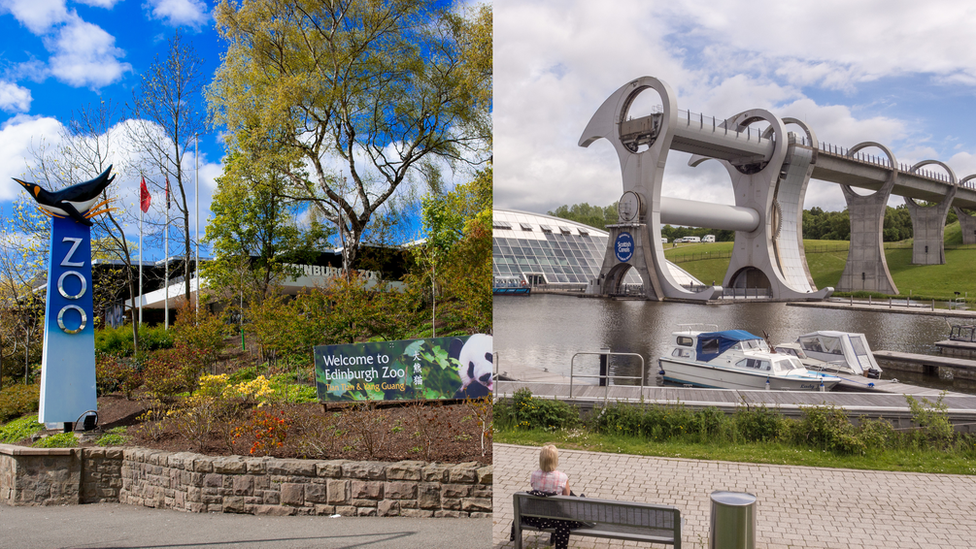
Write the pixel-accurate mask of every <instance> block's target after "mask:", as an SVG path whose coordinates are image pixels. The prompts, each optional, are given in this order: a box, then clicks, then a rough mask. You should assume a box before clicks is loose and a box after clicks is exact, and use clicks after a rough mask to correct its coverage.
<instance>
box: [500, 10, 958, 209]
mask: <svg viewBox="0 0 976 549" xmlns="http://www.w3.org/2000/svg"><path fill="white" fill-rule="evenodd" d="M757 1H758V3H756V2H749V3H746V2H744V0H716V1H713V2H708V3H703V2H700V1H697V0H679V1H677V2H664V1H663V0H661V1H643V0H621V1H619V2H614V3H612V4H606V3H603V4H599V3H595V2H589V1H586V0H567V1H555V0H536V1H517V0H497V1H496V2H494V19H495V28H494V33H495V49H494V60H495V65H494V70H495V74H494V77H495V95H494V113H493V115H494V118H493V121H494V129H495V141H494V145H495V150H494V158H495V203H496V205H498V206H499V207H509V208H517V209H525V210H531V211H539V212H545V211H546V210H551V209H554V208H555V207H556V206H558V205H560V204H573V203H579V202H589V203H590V204H598V205H606V204H610V203H612V202H613V201H615V200H617V198H618V197H619V195H620V193H621V191H622V186H621V183H620V168H619V166H618V162H617V159H616V155H615V154H614V153H613V151H612V149H611V147H610V146H609V145H608V144H607V143H603V142H597V143H594V144H593V145H591V146H590V147H589V148H588V149H580V148H579V147H578V146H577V140H578V139H579V135H580V132H581V131H582V130H583V127H584V126H585V125H586V123H587V121H588V120H589V119H590V117H591V116H592V114H593V113H594V112H595V111H596V109H597V108H598V107H599V106H600V104H602V102H603V101H604V100H605V99H606V98H607V97H608V96H609V95H610V94H611V93H612V92H613V91H614V90H616V89H617V88H618V87H620V86H621V85H623V84H625V83H626V82H628V81H630V80H633V79H634V78H637V77H639V76H644V75H649V76H655V77H657V78H660V79H661V80H664V81H665V82H667V83H668V84H669V85H670V86H671V88H672V89H673V90H674V91H675V94H676V95H677V101H678V107H679V109H690V110H691V111H693V112H694V113H696V114H697V113H699V112H700V113H704V114H705V115H706V116H715V117H718V118H726V117H730V116H732V115H734V114H736V113H738V112H741V111H743V110H747V109H753V108H763V109H767V110H769V111H771V112H773V113H774V114H775V115H777V116H780V117H786V116H792V117H796V118H799V119H801V120H803V121H805V122H806V123H807V124H809V125H810V126H811V127H812V129H813V130H814V132H816V134H817V136H818V137H819V138H820V140H821V141H827V142H830V143H832V144H835V145H840V146H843V147H845V148H846V147H851V146H853V145H854V144H856V143H860V142H863V141H876V142H880V143H883V144H885V145H887V146H889V147H890V148H891V149H892V150H893V151H894V152H895V154H896V156H897V159H898V160H899V161H900V162H904V163H912V162H915V161H917V160H920V159H924V158H938V157H939V154H940V151H941V152H949V153H950V154H953V155H955V156H953V158H952V159H950V160H949V161H947V162H948V163H950V165H952V164H951V162H953V161H958V162H960V164H961V165H971V164H973V163H974V161H973V160H972V158H974V157H976V150H973V149H974V148H976V136H974V135H972V134H966V133H963V132H965V131H966V130H965V129H952V130H948V132H949V133H951V134H952V135H951V137H952V139H951V140H947V139H946V138H944V137H942V136H943V135H944V134H943V133H939V132H940V130H939V126H940V120H938V118H935V117H937V116H940V115H943V114H944V115H945V116H949V117H957V116H958V113H952V112H949V111H948V107H945V110H940V109H941V108H940V107H939V106H938V105H939V99H940V97H942V94H943V91H942V88H941V87H942V86H953V92H954V93H955V95H956V97H965V96H976V49H973V48H970V47H969V43H970V41H971V38H970V35H971V29H972V28H973V26H974V25H973V24H974V23H976V5H974V6H973V7H970V6H969V5H968V4H965V3H960V2H953V1H951V0H935V1H933V2H929V3H915V2H908V1H907V0H896V1H894V2H892V1H883V0H867V1H865V2H856V3H851V2H849V1H843V2H842V1H841V0H825V1H824V2H819V3H812V4H811V3H807V4H797V3H791V2H780V1H778V0H757ZM838 14H843V17H839V16H838ZM892 81H897V83H898V84H899V85H898V86H897V87H890V89H889V87H888V86H887V85H886V84H887V83H888V82H892ZM879 82H880V83H879ZM872 86H873V87H872ZM866 88H870V89H872V90H874V96H869V95H867V94H866V92H865V91H864V90H865V89H866ZM958 104H959V102H958V101H957V102H956V103H954V105H958ZM919 105H924V106H925V107H926V108H925V109H919V110H914V109H913V107H918V106H919ZM929 107H931V108H929ZM923 112H924V115H923ZM957 126H958V124H957ZM790 129H791V131H799V129H798V128H790ZM874 152H875V153H879V151H874ZM965 160H968V162H964V161H965ZM686 161H687V156H686V155H681V154H678V153H675V152H673V151H672V152H671V154H670V155H669V158H668V162H667V165H666V171H665V184H664V194H665V195H666V196H674V197H680V198H695V197H697V198H699V199H707V200H712V201H715V202H721V203H731V191H730V190H729V189H730V185H729V182H728V175H727V174H725V173H724V170H721V169H720V168H719V167H718V164H717V163H714V162H707V163H705V164H703V165H701V166H699V167H698V168H694V169H692V168H688V167H687V166H686V165H685V164H686ZM953 169H955V170H957V173H963V172H962V171H960V170H962V167H956V166H953ZM898 200H900V199H898ZM806 203H807V206H808V207H810V205H819V206H821V207H824V208H827V209H834V210H838V209H843V207H844V206H845V204H844V199H843V196H842V194H841V192H840V189H839V187H838V186H837V185H835V184H827V183H819V182H813V183H811V185H810V187H809V190H808V194H807V200H806Z"/></svg>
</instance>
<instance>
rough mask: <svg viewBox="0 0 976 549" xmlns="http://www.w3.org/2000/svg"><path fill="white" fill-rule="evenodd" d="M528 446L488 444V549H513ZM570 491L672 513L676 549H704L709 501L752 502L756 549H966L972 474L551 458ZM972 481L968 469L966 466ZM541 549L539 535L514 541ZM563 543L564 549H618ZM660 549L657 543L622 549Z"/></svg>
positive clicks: (529, 459)
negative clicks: (749, 497) (743, 497)
mask: <svg viewBox="0 0 976 549" xmlns="http://www.w3.org/2000/svg"><path fill="white" fill-rule="evenodd" d="M538 452H539V450H538V448H530V447H524V446H512V445H508V444H495V447H494V465H495V467H494V471H495V473H494V474H495V477H494V481H495V484H494V517H493V522H494V525H493V530H492V534H493V547H494V548H496V549H497V548H501V547H513V544H512V543H511V542H509V541H508V536H509V528H511V524H512V493H513V492H516V491H519V490H524V489H526V486H527V485H528V479H529V475H530V474H531V472H532V471H533V470H535V469H537V468H538V464H539V461H538V460H539V457H538V456H539V453H538ZM559 469H560V470H561V471H563V472H565V473H566V474H568V475H569V480H570V487H571V488H572V489H573V492H575V493H577V494H579V493H583V494H586V495H587V496H589V497H595V498H605V499H618V500H624V501H644V502H648V503H661V504H666V505H674V506H676V507H678V509H680V510H681V516H682V517H684V520H685V523H684V530H683V535H682V542H683V544H684V545H683V547H686V548H689V547H691V548H704V547H708V528H709V517H710V513H711V500H710V499H709V494H711V493H712V492H713V491H716V490H729V491H734V492H749V493H752V494H755V495H756V497H757V500H758V501H757V508H756V516H757V521H756V523H757V524H756V529H757V535H756V548H757V549H797V548H807V547H823V548H830V549H867V548H878V549H898V548H906V549H907V548H911V549H927V548H933V549H934V548H939V549H942V548H953V549H955V548H960V549H963V548H973V547H976V475H973V476H961V475H933V474H921V473H888V472H880V471H855V470H851V469H823V468H815V467H795V466H785V465H757V464H746V463H730V462H721V461H699V460H689V459H679V458H653V457H639V456H631V455H624V454H602V453H596V452H580V451H573V450H560V452H559ZM974 473H976V463H974ZM523 539H524V540H525V542H526V543H525V544H524V546H525V547H547V546H546V542H547V541H548V534H545V535H544V537H543V535H542V534H537V533H535V532H527V533H525V534H523ZM623 546H625V545H624V544H622V543H621V542H612V541H607V540H601V539H597V538H586V537H573V538H570V547H571V548H573V547H599V548H603V547H623ZM626 546H628V547H631V546H640V547H661V546H660V545H654V546H652V545H650V544H639V545H631V544H628V545H626Z"/></svg>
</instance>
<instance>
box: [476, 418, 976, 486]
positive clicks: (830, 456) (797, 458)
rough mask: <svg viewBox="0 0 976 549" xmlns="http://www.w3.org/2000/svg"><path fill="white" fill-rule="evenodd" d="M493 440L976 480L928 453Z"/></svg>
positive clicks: (584, 435)
mask: <svg viewBox="0 0 976 549" xmlns="http://www.w3.org/2000/svg"><path fill="white" fill-rule="evenodd" d="M494 440H495V442H500V443H504V444H519V445H523V446H542V445H544V444H549V443H554V444H556V445H557V446H559V448H568V449H572V450H588V451H592V452H606V453H612V454H629V455H638V456H659V457H677V458H686V459H707V460H717V461H734V462H739V463H770V464H778V465H807V466H811V467H834V468H844V469H864V470H875V471H908V472H914V473H943V474H958V475H976V462H974V461H973V460H972V459H967V458H966V457H964V456H962V455H950V454H946V453H943V452H938V451H934V450H928V449H916V450H886V451H874V452H869V453H868V454H867V455H862V456H841V455H837V454H834V453H832V452H825V451H821V450H811V449H803V448H796V447H795V446H789V445H786V444H782V443H777V442H772V443H740V444H722V443H709V442H703V443H699V442H681V441H677V442H653V441H648V440H644V439H640V438H636V437H629V436H610V435H602V434H598V433H591V432H588V431H587V430H586V429H582V428H581V429H568V430H559V431H554V432H548V431H542V430H538V429H536V430H530V431H522V430H498V431H496V432H495V435H494Z"/></svg>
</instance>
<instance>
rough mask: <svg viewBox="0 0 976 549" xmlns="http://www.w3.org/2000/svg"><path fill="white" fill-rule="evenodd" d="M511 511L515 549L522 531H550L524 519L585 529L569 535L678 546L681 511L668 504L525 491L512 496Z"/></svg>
mask: <svg viewBox="0 0 976 549" xmlns="http://www.w3.org/2000/svg"><path fill="white" fill-rule="evenodd" d="M512 499H513V502H512V505H513V507H514V508H515V522H514V530H515V549H522V530H535V531H540V532H541V531H545V532H551V531H552V528H537V527H535V526H530V525H527V524H522V519H523V518H525V517H534V518H540V519H557V520H570V521H577V522H582V523H586V526H584V527H581V528H574V529H572V530H570V535H573V536H591V537H598V538H612V539H620V540H629V541H644V542H649V543H663V544H667V545H673V546H674V547H676V548H678V549H680V547H681V512H680V511H678V509H677V508H676V507H672V506H670V505H652V504H649V503H632V502H627V501H613V500H607V499H591V498H578V497H574V496H549V497H539V496H533V495H530V494H527V493H525V492H516V493H515V494H514V495H513V496H512Z"/></svg>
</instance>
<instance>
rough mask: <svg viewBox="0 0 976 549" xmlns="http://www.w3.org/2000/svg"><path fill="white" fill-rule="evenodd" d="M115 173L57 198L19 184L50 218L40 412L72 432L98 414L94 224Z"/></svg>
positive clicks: (55, 194) (30, 185) (106, 173)
mask: <svg viewBox="0 0 976 549" xmlns="http://www.w3.org/2000/svg"><path fill="white" fill-rule="evenodd" d="M111 170H112V167H111V166H109V168H108V169H107V170H105V171H104V172H103V173H102V174H101V175H99V176H98V177H96V178H95V179H93V180H91V181H87V182H85V183H79V184H77V185H73V186H71V187H68V188H66V189H62V190H60V191H57V192H50V191H47V190H45V189H42V188H41V187H40V186H38V185H37V184H35V183H27V182H24V181H21V180H19V179H15V181H17V183H20V185H21V186H22V187H24V188H25V189H27V191H28V192H29V193H30V194H31V197H33V198H34V200H36V201H37V205H38V208H40V209H41V211H43V212H44V213H46V214H48V215H50V216H51V217H52V225H51V248H50V254H49V259H48V277H47V282H48V283H47V306H46V308H45V326H44V355H43V358H42V359H41V401H40V410H39V412H38V421H40V422H41V423H65V424H66V427H68V425H70V424H72V423H73V422H76V421H78V420H80V419H82V417H84V416H86V415H88V414H89V412H93V413H94V412H96V409H97V406H98V402H97V396H96V391H95V329H94V326H93V323H94V316H93V314H92V263H91V227H92V222H91V218H92V217H94V216H96V215H99V214H101V213H105V212H106V211H108V208H107V207H105V206H106V204H107V203H108V201H107V200H105V201H102V202H98V199H99V198H101V197H102V193H103V191H104V190H105V188H106V187H107V186H108V184H109V183H111V182H112V180H113V179H115V178H114V177H109V173H110V172H111ZM96 202H98V203H97V204H96ZM99 208H103V209H99ZM92 210H95V211H92Z"/></svg>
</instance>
